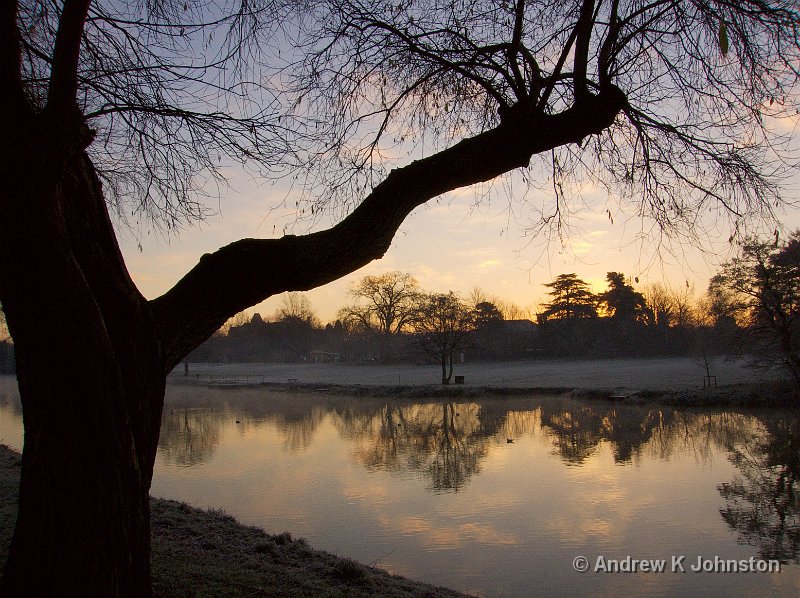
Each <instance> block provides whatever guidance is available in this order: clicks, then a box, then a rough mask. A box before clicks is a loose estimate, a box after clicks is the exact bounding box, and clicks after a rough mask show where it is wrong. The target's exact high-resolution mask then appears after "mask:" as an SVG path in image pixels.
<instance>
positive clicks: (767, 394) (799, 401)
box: [169, 378, 800, 407]
mask: <svg viewBox="0 0 800 598" xmlns="http://www.w3.org/2000/svg"><path fill="white" fill-rule="evenodd" d="M169 381H170V383H172V384H176V385H196V386H208V387H212V388H215V389H222V390H223V391H224V389H226V388H227V389H236V388H242V387H243V386H252V387H260V388H264V389H266V390H269V391H270V392H276V393H283V392H286V393H304V394H329V395H335V396H347V397H364V398H369V399H412V400H421V399H426V400H429V399H432V400H447V399H459V398H465V399H499V398H507V397H526V396H539V397H541V396H559V395H562V396H563V395H569V396H571V397H573V398H576V399H586V400H603V401H619V402H622V403H632V404H642V403H646V402H654V403H663V404H666V405H672V406H693V407H703V406H730V407H800V394H799V393H798V389H797V387H795V386H794V385H792V384H791V383H790V382H782V381H767V382H758V383H748V384H744V383H741V384H726V385H720V386H715V387H709V388H690V389H683V390H658V391H656V390H639V391H629V394H628V393H626V392H624V391H622V393H620V391H619V390H617V389H610V388H571V387H523V386H482V385H461V384H448V385H442V384H420V385H407V386H398V385H385V386H381V385H366V384H319V383H315V384H304V383H297V382H293V383H278V382H265V383H261V384H252V385H236V384H232V385H229V386H219V385H213V384H208V383H205V382H203V381H197V380H194V379H192V378H188V379H183V378H172V379H170V380H169Z"/></svg>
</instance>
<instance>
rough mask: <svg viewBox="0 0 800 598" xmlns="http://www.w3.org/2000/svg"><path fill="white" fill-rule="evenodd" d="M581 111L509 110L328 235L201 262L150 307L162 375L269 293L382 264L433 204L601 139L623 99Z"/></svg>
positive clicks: (403, 171)
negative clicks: (556, 151) (417, 214)
mask: <svg viewBox="0 0 800 598" xmlns="http://www.w3.org/2000/svg"><path fill="white" fill-rule="evenodd" d="M586 102H587V103H586V104H585V105H581V107H580V108H579V109H578V108H574V107H573V108H570V109H568V110H565V111H564V112H561V113H559V114H555V115H545V116H539V117H537V118H536V119H534V117H533V116H532V115H531V114H530V112H529V111H528V110H514V111H513V114H514V116H513V117H509V118H508V119H506V120H505V121H504V122H503V123H502V124H501V125H499V126H498V127H497V128H495V129H491V130H489V131H486V132H484V133H481V134H479V135H476V136H475V137H472V138H468V139H465V140H463V141H461V142H460V143H458V144H456V145H454V146H452V147H450V148H448V149H446V150H443V151H441V152H439V153H437V154H434V155H432V156H430V157H428V158H424V159H421V160H417V161H415V162H412V163H411V164H409V165H408V166H405V167H403V168H399V169H396V170H393V171H392V172H391V173H389V175H388V176H387V177H386V179H385V180H384V181H383V182H382V183H380V184H379V185H378V186H376V187H375V189H374V190H373V191H372V193H371V194H370V195H369V196H367V198H366V199H364V201H363V202H362V203H361V205H359V206H358V208H356V209H355V210H354V211H353V212H352V213H351V214H350V215H349V216H348V217H347V218H345V219H344V220H343V221H342V222H340V223H339V224H338V225H336V226H334V227H333V228H330V229H328V230H324V231H320V232H317V233H312V234H309V235H304V236H299V237H295V236H293V235H287V236H285V237H282V238H280V239H242V240H240V241H236V242H234V243H232V244H230V245H228V246H226V247H223V248H221V249H220V250H218V251H217V252H215V253H213V254H207V255H204V256H203V257H202V258H201V259H200V262H199V263H198V264H197V266H195V267H194V268H193V269H192V270H191V271H190V272H189V273H188V274H187V275H186V276H185V277H184V278H183V279H181V280H180V281H179V282H178V283H177V284H176V285H175V287H173V288H172V289H171V290H170V291H168V292H167V293H166V294H165V295H163V296H161V297H159V298H157V299H155V300H153V301H151V302H150V303H151V305H152V308H153V312H154V316H155V318H156V322H157V325H158V326H159V327H160V330H161V337H162V340H163V343H164V346H163V352H164V356H165V359H166V367H167V370H169V369H171V368H172V367H174V366H175V365H176V364H177V363H179V362H180V360H181V358H182V357H183V356H184V355H185V354H186V353H188V352H189V351H191V350H192V349H193V348H194V347H196V346H197V345H199V344H200V343H202V342H203V341H204V340H205V339H206V338H207V337H208V336H209V335H210V334H212V333H213V332H214V331H215V330H217V329H218V328H219V327H220V326H221V325H222V324H223V323H224V322H225V320H226V319H227V318H228V317H230V316H231V315H233V314H235V313H237V312H239V311H241V310H242V309H244V308H246V307H249V306H251V305H254V304H256V303H258V302H259V301H262V300H264V299H265V298H267V297H269V296H271V295H274V294H276V293H280V292H283V291H288V290H307V289H310V288H313V287H316V286H319V285H322V284H325V283H327V282H330V281H332V280H335V279H337V278H339V277H341V276H344V275H345V274H348V273H350V272H352V271H354V270H356V269H357V268H359V267H361V266H363V265H365V264H367V263H369V262H370V261H372V260H374V259H377V258H380V257H381V256H383V255H384V254H385V253H386V251H387V250H388V248H389V246H390V244H391V240H392V238H393V237H394V234H395V232H396V231H397V229H398V228H399V227H400V225H401V223H402V222H403V220H404V219H405V218H406V216H408V214H409V213H410V212H411V211H412V210H413V209H414V208H416V207H417V206H420V205H422V204H423V203H425V202H426V201H428V200H430V199H431V198H434V197H436V196H438V195H441V194H443V193H446V192H448V191H451V190H453V189H457V188H459V187H464V186H467V185H472V184H475V183H479V182H483V181H488V180H490V179H493V178H495V177H497V176H499V175H501V174H503V173H506V172H509V171H511V170H513V169H515V168H520V167H523V166H526V165H527V164H528V163H529V161H530V159H531V157H532V156H533V155H535V154H538V153H540V152H543V151H547V150H549V149H552V148H554V147H558V146H560V145H563V144H567V143H578V142H580V141H581V140H582V139H583V138H584V137H586V136H588V135H592V134H599V133H600V132H602V131H603V130H604V129H605V128H607V127H609V126H610V125H611V124H612V123H613V122H614V119H615V118H616V115H617V114H618V112H619V111H620V110H621V109H622V108H623V106H624V105H625V102H626V99H625V96H624V94H623V93H622V91H620V90H619V89H618V88H616V87H609V88H608V89H607V90H603V91H602V92H601V93H600V94H599V95H596V96H589V97H588V98H587V100H586Z"/></svg>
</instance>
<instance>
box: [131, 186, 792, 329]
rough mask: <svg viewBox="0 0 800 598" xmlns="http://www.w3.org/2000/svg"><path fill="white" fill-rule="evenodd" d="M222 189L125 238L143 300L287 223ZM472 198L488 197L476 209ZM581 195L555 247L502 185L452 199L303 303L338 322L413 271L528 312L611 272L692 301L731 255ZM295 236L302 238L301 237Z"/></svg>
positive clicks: (277, 192) (788, 219)
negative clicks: (377, 256)
mask: <svg viewBox="0 0 800 598" xmlns="http://www.w3.org/2000/svg"><path fill="white" fill-rule="evenodd" d="M230 183H231V189H228V190H225V191H224V192H223V195H222V197H221V198H220V202H219V205H217V204H216V203H210V204H209V208H210V209H212V210H214V211H215V212H216V214H215V215H212V216H211V217H209V218H208V219H207V221H205V222H202V223H199V224H196V225H195V226H192V227H187V228H185V229H184V230H183V231H181V232H180V233H179V234H178V235H171V236H169V237H166V236H165V235H164V234H163V233H159V232H155V231H152V232H150V233H149V234H148V233H147V232H145V233H144V234H140V235H134V234H132V233H130V232H128V231H124V230H121V235H120V236H121V243H122V249H123V253H124V255H125V258H126V261H127V263H128V268H129V270H130V272H131V275H132V276H133V279H134V281H135V282H136V283H137V285H138V286H139V288H140V289H141V291H142V292H143V293H144V295H145V296H146V297H148V298H153V297H156V296H158V295H160V294H161V293H163V292H165V291H166V290H167V289H168V288H169V287H170V286H172V285H173V284H174V283H175V282H177V281H178V280H179V279H180V277H181V276H183V274H185V273H186V272H187V271H188V270H189V269H190V268H191V267H192V266H193V265H194V264H195V263H196V262H197V260H198V259H199V257H200V256H201V255H202V254H203V253H207V252H211V251H214V250H216V249H218V248H219V247H221V246H223V245H225V244H227V243H230V242H232V241H235V240H237V239H239V238H242V237H272V236H279V235H280V234H281V233H280V231H281V230H282V228H283V226H284V225H285V224H287V223H291V221H292V211H291V210H289V209H283V210H280V209H279V210H272V211H271V210H270V207H271V206H275V205H277V204H280V203H281V202H282V201H283V200H284V199H288V201H287V202H286V203H287V204H289V205H291V206H294V198H293V196H292V195H291V194H288V195H287V191H286V190H285V189H284V188H281V186H280V185H279V184H278V185H271V184H270V183H268V182H267V183H264V182H261V183H260V184H259V183H258V182H257V181H254V180H253V179H251V178H246V177H244V176H242V175H241V174H237V173H234V174H233V176H232V177H231V178H230ZM789 183H790V184H789V185H788V186H787V191H786V193H785V196H786V198H787V199H789V200H797V199H798V198H800V193H798V191H797V190H796V188H797V187H798V185H796V184H794V183H792V182H791V181H790V182H789ZM478 197H481V198H484V199H483V201H481V202H480V204H479V205H477V206H476V205H475V204H476V202H477V200H478ZM487 197H488V200H487ZM584 197H585V199H586V200H588V201H587V203H589V204H590V206H591V209H587V208H583V209H582V210H581V211H578V212H577V213H575V214H573V215H572V217H571V218H570V224H571V226H572V230H571V234H570V236H569V238H568V239H566V240H565V244H563V245H562V244H561V243H560V242H559V240H558V239H553V240H551V241H550V242H549V243H548V242H547V240H546V239H545V238H544V236H542V235H539V236H537V237H535V238H530V237H526V236H525V229H526V225H527V224H528V220H527V219H528V218H531V217H532V215H531V214H529V213H526V211H525V209H524V205H523V202H520V201H519V200H514V201H512V202H511V206H512V207H513V211H514V213H513V214H511V213H510V212H509V209H508V208H509V201H508V196H507V194H506V193H505V192H504V191H503V190H502V188H501V186H499V185H495V187H494V188H492V189H491V190H490V191H489V194H488V196H487V194H486V193H484V190H478V191H477V192H476V190H475V189H473V188H467V189H461V190H458V191H456V192H453V193H450V194H448V195H446V196H444V197H442V198H440V199H439V200H438V201H434V202H429V204H428V205H426V206H422V207H421V208H418V209H417V210H416V211H415V212H414V213H413V214H412V215H411V216H410V217H409V218H408V219H407V220H406V222H405V223H404V225H403V226H402V227H401V229H400V231H399V232H398V234H397V235H396V236H395V239H394V241H393V243H392V246H391V248H390V250H389V251H388V253H387V254H386V255H385V256H384V257H383V259H381V260H377V261H374V262H372V263H371V264H369V265H367V266H366V267H364V268H362V269H361V270H359V271H357V272H354V273H353V274H351V275H349V276H347V277H345V278H342V279H340V280H338V281H335V282H332V283H330V284H328V285H325V286H324V287H320V288H317V289H313V290H311V291H309V292H308V294H307V296H308V298H309V299H310V301H311V303H312V305H313V307H314V309H315V311H316V313H317V314H318V315H319V317H320V319H321V320H322V321H323V322H328V321H332V320H334V319H335V317H336V311H337V310H338V309H339V308H340V307H342V306H343V305H345V303H347V302H348V301H349V299H348V298H347V296H346V293H347V289H348V287H349V286H350V285H351V284H352V283H353V281H355V280H357V279H359V278H360V277H362V276H364V275H366V274H380V273H383V272H387V271H390V270H400V271H403V272H409V273H410V274H412V275H413V276H414V277H416V278H417V280H418V281H419V282H420V284H421V285H422V287H423V288H424V289H426V290H428V291H448V290H454V291H457V292H459V293H461V295H462V296H464V297H466V296H468V295H469V293H470V291H471V290H472V289H473V288H474V287H476V286H477V287H480V288H481V289H483V290H484V291H485V292H486V293H488V294H489V295H494V296H498V297H500V298H501V299H503V300H505V301H509V302H513V303H516V304H517V305H519V306H520V307H523V308H530V309H532V310H534V311H535V309H536V305H537V304H538V303H539V302H540V301H542V300H544V299H545V298H546V296H545V293H546V291H547V289H545V288H544V287H543V286H542V285H543V284H544V283H546V282H549V281H551V280H552V279H553V278H554V277H555V276H557V275H558V274H562V273H566V272H575V273H577V274H578V276H580V277H581V278H583V279H584V280H586V281H587V282H589V283H591V284H592V286H593V287H594V290H595V291H600V290H603V289H605V288H606V285H605V275H606V272H608V271H610V270H616V271H621V272H623V273H624V274H625V275H626V276H628V277H629V278H631V279H633V278H634V277H638V278H639V284H638V285H635V286H637V287H638V288H642V287H644V286H645V285H647V284H649V283H652V282H659V281H664V280H666V281H668V282H669V283H671V284H672V285H674V286H679V285H680V286H683V287H685V285H686V284H687V282H688V284H690V285H694V288H695V295H696V296H699V295H702V294H703V293H704V292H705V289H706V286H707V283H708V279H709V277H710V276H712V275H713V274H714V273H715V271H716V268H717V265H718V263H719V262H720V261H722V260H724V259H727V258H728V257H730V246H729V245H728V243H727V237H728V234H729V230H728V229H727V228H726V227H724V226H721V227H720V226H717V227H716V228H717V230H716V232H715V233H713V237H715V238H711V239H710V243H709V247H711V248H712V249H714V250H715V252H716V253H708V252H706V253H703V252H702V251H700V250H698V249H697V248H696V247H695V246H694V245H695V244H694V243H691V242H688V241H687V242H684V243H682V244H673V245H672V247H671V249H672V251H670V248H669V247H665V246H662V247H661V248H660V250H659V247H658V240H657V237H656V236H655V235H653V234H642V233H643V231H647V230H648V228H649V227H650V226H651V224H650V223H649V222H646V221H644V222H643V221H642V220H640V219H639V218H638V217H636V216H635V215H633V216H631V215H630V214H625V213H619V212H618V210H617V208H614V207H612V215H613V219H614V221H613V223H612V222H611V220H610V219H609V216H608V213H607V211H606V210H607V206H609V205H613V204H609V203H608V200H607V197H606V195H605V192H603V193H602V194H601V193H600V192H598V191H595V190H592V189H588V190H584ZM548 199H549V198H548V196H547V193H546V191H535V192H532V193H531V194H529V196H528V200H529V202H530V203H531V204H532V205H539V204H541V203H542V202H543V201H544V202H547V201H548ZM783 220H784V224H785V225H786V226H787V228H788V229H789V230H791V229H793V228H795V227H797V226H800V214H798V212H795V211H790V212H787V213H785V214H784V218H783ZM323 224H324V223H323ZM321 226H322V224H320V225H317V226H316V227H315V229H318V228H320V227H321ZM273 230H275V231H277V232H275V233H273ZM312 230H313V229H312ZM293 232H295V233H296V234H302V232H307V229H303V228H300V229H295V230H294V231H293ZM139 244H141V250H140V249H139ZM254 275H257V274H256V273H254ZM264 275H266V276H268V275H269V273H264ZM279 304H280V296H275V297H272V298H270V299H268V300H267V301H265V302H264V303H262V304H259V305H258V306H255V307H254V308H251V309H250V310H248V311H249V312H251V313H253V312H260V313H261V314H262V315H264V316H269V315H272V314H273V313H274V311H275V310H276V308H277V307H278V306H279Z"/></svg>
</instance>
